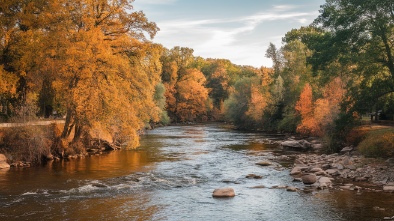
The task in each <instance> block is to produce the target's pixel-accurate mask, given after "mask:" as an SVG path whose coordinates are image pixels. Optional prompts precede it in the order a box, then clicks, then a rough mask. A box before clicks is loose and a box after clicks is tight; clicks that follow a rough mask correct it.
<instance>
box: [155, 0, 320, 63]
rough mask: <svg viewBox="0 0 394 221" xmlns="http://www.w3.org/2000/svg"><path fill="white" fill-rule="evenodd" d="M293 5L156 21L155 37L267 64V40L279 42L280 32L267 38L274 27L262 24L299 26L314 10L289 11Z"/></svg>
mask: <svg viewBox="0 0 394 221" xmlns="http://www.w3.org/2000/svg"><path fill="white" fill-rule="evenodd" d="M149 1H152V0H149ZM294 8H295V6H292V5H280V6H274V7H273V8H272V9H270V10H267V11H265V12H260V13H256V14H252V15H248V16H241V17H237V18H231V19H225V18H220V19H217V18H214V19H201V20H185V19H182V20H167V21H161V22H160V21H158V22H157V24H158V26H159V27H160V29H161V31H160V32H159V33H158V35H157V37H156V39H155V41H156V42H158V43H161V44H163V45H164V46H165V47H168V48H171V47H173V46H183V47H190V48H193V49H194V51H195V55H196V56H202V57H211V58H225V59H229V60H231V61H232V62H234V63H236V64H241V65H253V66H256V67H258V66H261V65H265V66H270V65H272V62H271V61H270V60H269V59H267V58H265V57H264V55H265V50H266V47H268V44H269V42H274V43H276V42H281V38H282V37H283V36H277V39H276V38H275V39H270V38H269V35H272V34H273V33H274V32H275V31H276V30H264V29H268V28H267V27H266V26H265V25H269V24H272V22H280V25H283V24H285V23H287V24H289V26H291V27H294V24H293V23H294V22H297V23H299V26H301V25H306V24H307V23H309V22H311V21H312V20H313V18H315V13H307V12H292V11H288V10H291V9H294ZM291 24H293V25H291ZM270 28H271V29H272V26H271V27H270ZM289 30H290V29H289ZM287 31H288V30H287ZM276 33H277V34H276V35H278V34H281V33H278V32H276ZM284 34H285V33H283V35H284ZM241 36H242V37H243V38H241ZM244 37H246V39H253V41H248V40H245V39H244ZM256 42H257V43H256Z"/></svg>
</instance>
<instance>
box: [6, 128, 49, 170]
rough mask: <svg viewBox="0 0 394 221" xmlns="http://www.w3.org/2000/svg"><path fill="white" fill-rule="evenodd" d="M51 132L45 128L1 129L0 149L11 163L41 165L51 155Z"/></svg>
mask: <svg viewBox="0 0 394 221" xmlns="http://www.w3.org/2000/svg"><path fill="white" fill-rule="evenodd" d="M53 137H54V134H53V131H52V130H51V128H50V127H45V126H27V127H13V128H6V129H3V132H2V140H1V142H0V148H1V149H2V152H5V153H7V154H9V155H10V156H11V157H12V159H11V161H12V162H17V161H27V162H31V163H41V159H42V157H43V156H46V155H48V154H50V153H51V146H52V144H53Z"/></svg>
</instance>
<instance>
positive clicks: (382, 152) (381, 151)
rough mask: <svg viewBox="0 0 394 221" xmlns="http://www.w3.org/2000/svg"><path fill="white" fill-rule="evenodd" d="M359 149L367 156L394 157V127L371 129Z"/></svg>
mask: <svg viewBox="0 0 394 221" xmlns="http://www.w3.org/2000/svg"><path fill="white" fill-rule="evenodd" d="M358 150H359V151H360V152H361V153H362V154H363V155H365V156H366V157H382V158H390V157H394V129H380V130H374V131H370V132H369V133H368V134H367V135H366V138H365V139H364V140H363V141H361V143H360V144H359V145H358Z"/></svg>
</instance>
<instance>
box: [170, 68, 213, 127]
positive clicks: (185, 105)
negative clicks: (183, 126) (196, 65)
mask: <svg viewBox="0 0 394 221" xmlns="http://www.w3.org/2000/svg"><path fill="white" fill-rule="evenodd" d="M205 81H206V79H205V76H204V74H203V73H202V72H201V71H199V70H197V69H185V70H183V73H182V77H181V78H180V79H179V81H178V83H177V85H176V90H177V93H178V99H177V106H176V114H177V116H178V118H179V120H180V121H181V122H185V121H206V120H207V118H208V117H207V113H208V110H209V109H211V108H212V104H211V103H212V102H211V100H210V99H209V97H208V89H207V88H205Z"/></svg>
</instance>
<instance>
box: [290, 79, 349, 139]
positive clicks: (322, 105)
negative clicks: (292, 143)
mask: <svg viewBox="0 0 394 221" xmlns="http://www.w3.org/2000/svg"><path fill="white" fill-rule="evenodd" d="M345 93H346V90H345V89H344V84H343V82H342V80H341V78H339V77H337V78H334V79H333V80H332V81H331V82H329V83H328V84H327V85H326V86H325V87H324V89H323V97H322V98H319V99H317V100H316V101H315V102H314V101H313V97H312V87H311V86H310V84H306V85H305V86H304V89H303V91H302V92H301V95H300V99H299V100H298V101H297V104H296V107H295V108H296V111H297V112H298V113H299V114H300V115H301V123H300V124H299V125H298V127H297V132H299V133H301V134H305V135H313V136H322V135H324V133H325V130H326V128H327V127H328V126H329V125H330V124H332V123H333V122H334V120H335V119H336V118H337V116H338V114H339V113H340V103H341V102H342V99H343V97H344V95H345Z"/></svg>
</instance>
